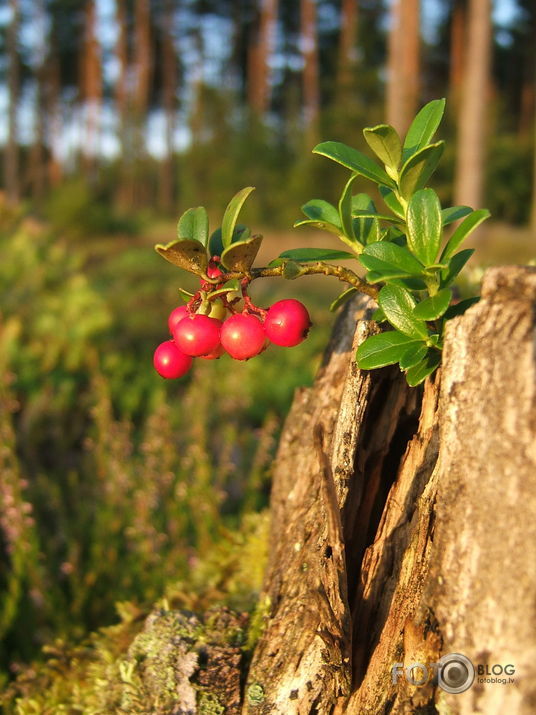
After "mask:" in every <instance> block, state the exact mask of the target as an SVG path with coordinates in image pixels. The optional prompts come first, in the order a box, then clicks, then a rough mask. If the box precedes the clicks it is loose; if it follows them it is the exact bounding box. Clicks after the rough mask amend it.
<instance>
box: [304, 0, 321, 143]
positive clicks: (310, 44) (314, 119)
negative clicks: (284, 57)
mask: <svg viewBox="0 0 536 715" xmlns="http://www.w3.org/2000/svg"><path fill="white" fill-rule="evenodd" d="M300 32H301V52H302V56H303V117H304V122H305V141H306V144H307V146H308V147H311V146H313V145H314V144H316V143H317V142H318V130H319V128H318V119H319V114H320V85H319V74H318V72H319V70H318V32H317V20H316V0H301V1H300Z"/></svg>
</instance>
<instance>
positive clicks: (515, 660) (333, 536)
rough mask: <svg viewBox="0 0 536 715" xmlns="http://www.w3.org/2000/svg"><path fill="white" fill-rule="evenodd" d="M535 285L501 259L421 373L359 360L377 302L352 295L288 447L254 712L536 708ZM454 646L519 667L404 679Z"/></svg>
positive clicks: (279, 480)
mask: <svg viewBox="0 0 536 715" xmlns="http://www.w3.org/2000/svg"><path fill="white" fill-rule="evenodd" d="M535 300H536V269H533V268H532V269H530V268H520V267H507V268H500V269H498V268H497V269H491V270H490V271H488V273H487V274H486V277H485V279H484V284H483V289H482V300H481V301H480V303H479V304H478V305H476V306H474V307H473V308H471V309H470V310H469V311H468V312H467V313H466V314H465V315H464V316H462V317H460V318H457V319H455V320H453V321H451V322H450V323H449V326H448V330H447V336H446V344H445V358H444V363H443V367H442V369H441V374H439V373H438V374H436V377H435V379H433V380H428V381H427V383H426V384H425V386H424V388H420V389H410V388H408V387H407V386H406V384H405V382H404V378H403V376H402V375H401V374H400V373H399V372H398V371H397V369H395V368H386V369H383V370H378V371H373V372H371V373H368V372H363V373H361V372H360V371H359V370H357V368H356V367H355V363H354V352H355V349H356V347H357V345H358V344H359V343H360V342H362V340H364V339H365V337H366V336H367V335H368V334H369V333H370V331H373V330H375V329H376V328H375V327H374V324H373V323H368V322H365V321H363V320H362V319H363V318H367V317H370V311H371V306H372V305H373V304H372V303H370V302H368V300H366V301H362V300H361V301H359V300H358V301H354V302H353V303H351V304H349V305H348V306H347V307H346V309H345V311H344V312H343V314H342V316H341V318H340V319H339V321H338V323H337V326H336V328H335V331H334V334H333V338H332V341H331V343H330V346H329V347H328V350H327V352H326V357H325V359H324V363H323V365H322V367H321V370H320V373H319V375H318V377H317V380H316V382H315V385H314V386H313V387H312V388H310V389H307V390H301V391H299V392H298V393H297V395H296V398H295V400H294V404H293V407H292V409H291V412H290V414H289V416H288V419H287V422H286V426H285V429H284V432H283V435H282V439H281V443H280V446H279V451H278V456H277V460H276V464H275V469H274V481H273V491H272V503H271V510H272V531H271V546H270V562H269V566H268V570H267V574H266V579H265V585H264V593H263V596H262V597H263V598H264V599H265V601H266V603H269V604H270V606H269V609H268V614H267V617H266V622H265V628H264V631H263V634H262V636H261V638H260V640H259V642H258V644H257V647H256V649H255V652H254V655H253V660H252V663H251V667H250V670H249V674H248V679H247V683H246V688H245V695H244V705H243V712H244V713H285V714H292V713H300V714H301V713H356V714H357V713H359V714H361V713H371V714H374V715H377V714H378V713H414V712H451V713H460V714H466V713H473V712H486V713H504V712H508V713H513V714H514V715H515V714H516V713H519V714H520V715H521V714H523V713H529V712H533V711H534V708H535V705H536V685H535V683H536V677H535V676H536V666H535V658H534V655H535V654H536V648H535V646H534V643H535V642H536V618H535V615H536V614H535V607H534V593H535V592H536V569H535V568H534V564H535V558H534V557H535V555H536V554H535V546H534V545H535V543H536V519H535V518H534V515H535V513H536V443H535V440H534V436H535V431H536V399H535V379H534V378H535V372H536V370H535V366H536V365H535V364H536V358H535V326H536V316H535ZM356 318H358V322H357V327H356V322H355V321H356ZM450 652H459V653H463V654H465V655H466V656H467V657H469V658H470V659H471V660H472V661H473V662H474V663H475V664H489V665H492V664H495V663H498V664H503V665H505V664H506V663H511V664H513V666H514V667H515V671H516V672H515V675H514V676H513V677H514V678H515V683H513V684H507V685H500V684H486V683H479V682H477V681H475V684H474V685H473V687H472V688H471V689H469V690H468V691H467V692H465V693H463V694H459V695H452V694H447V693H445V692H444V691H443V690H441V689H440V688H438V687H437V686H436V685H435V684H434V683H433V682H432V683H429V684H427V685H425V686H423V687H415V686H411V685H409V684H408V683H406V682H405V681H404V680H403V679H400V682H399V683H393V682H392V678H391V667H392V665H393V664H394V663H395V662H401V663H404V664H405V665H408V664H409V663H412V662H421V663H425V664H427V663H432V662H435V661H436V660H437V659H438V658H439V657H440V656H441V655H444V654H446V653H450Z"/></svg>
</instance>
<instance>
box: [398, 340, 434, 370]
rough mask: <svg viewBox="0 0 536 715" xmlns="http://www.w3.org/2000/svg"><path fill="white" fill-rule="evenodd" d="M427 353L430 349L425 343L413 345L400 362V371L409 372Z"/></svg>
mask: <svg viewBox="0 0 536 715" xmlns="http://www.w3.org/2000/svg"><path fill="white" fill-rule="evenodd" d="M427 352H428V348H427V347H426V345H425V344H424V343H418V344H413V345H411V346H410V347H409V348H407V350H406V352H405V353H404V354H403V355H402V357H401V358H400V360H399V363H400V369H401V370H408V369H409V368H410V367H413V366H414V365H416V364H417V363H418V362H420V361H421V360H422V359H423V358H424V357H425V355H426V353H427Z"/></svg>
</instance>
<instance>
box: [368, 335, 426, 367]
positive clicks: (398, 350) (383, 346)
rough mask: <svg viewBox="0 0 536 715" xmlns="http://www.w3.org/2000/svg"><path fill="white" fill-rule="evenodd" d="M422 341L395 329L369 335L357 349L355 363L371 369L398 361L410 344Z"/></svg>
mask: <svg viewBox="0 0 536 715" xmlns="http://www.w3.org/2000/svg"><path fill="white" fill-rule="evenodd" d="M421 344H422V341H420V340H415V339H414V338H410V337H408V336H407V335H403V334H402V333H399V332H398V331H397V330H389V331H388V332H386V333H380V334H379V335H371V336H370V337H369V338H367V339H366V340H365V341H364V342H363V343H361V345H360V346H359V347H358V349H357V353H356V358H357V364H358V366H359V368H360V369H361V370H373V369H374V368H377V367H385V366H386V365H393V364H394V363H395V362H398V361H399V360H400V358H401V357H402V356H403V355H404V353H405V352H406V351H407V349H408V348H409V347H410V346H411V345H421Z"/></svg>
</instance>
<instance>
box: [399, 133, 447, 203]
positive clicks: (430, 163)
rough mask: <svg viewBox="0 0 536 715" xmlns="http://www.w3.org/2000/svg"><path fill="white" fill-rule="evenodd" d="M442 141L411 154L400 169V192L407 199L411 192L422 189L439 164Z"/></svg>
mask: <svg viewBox="0 0 536 715" xmlns="http://www.w3.org/2000/svg"><path fill="white" fill-rule="evenodd" d="M443 147H444V143H443V142H437V144H430V145H429V146H426V147H424V149H421V150H420V151H418V152H417V153H416V154H413V156H411V157H410V158H409V159H408V160H407V161H406V163H405V164H404V166H403V167H402V170H401V171H400V181H399V184H400V192H401V194H402V196H403V197H404V198H405V199H406V200H408V201H409V199H410V197H411V195H412V194H414V193H415V192H416V191H418V190H419V189H422V188H423V187H424V186H425V185H426V182H427V181H428V179H429V178H430V177H431V176H432V174H433V172H434V171H435V169H436V168H437V165H438V164H439V160H440V159H441V155H442V154H443Z"/></svg>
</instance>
